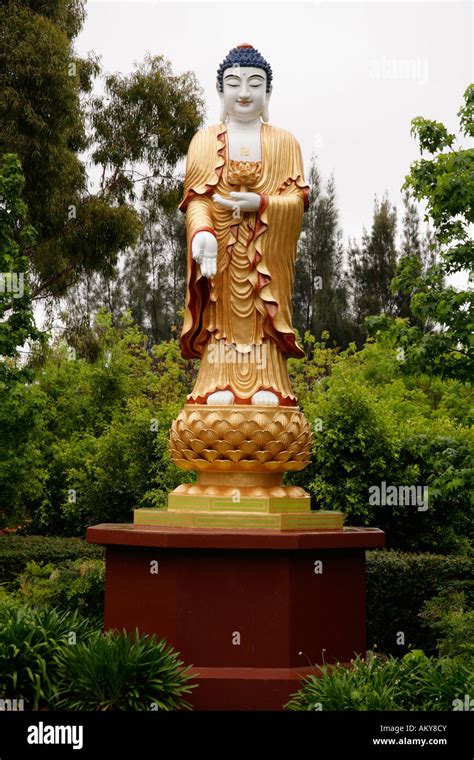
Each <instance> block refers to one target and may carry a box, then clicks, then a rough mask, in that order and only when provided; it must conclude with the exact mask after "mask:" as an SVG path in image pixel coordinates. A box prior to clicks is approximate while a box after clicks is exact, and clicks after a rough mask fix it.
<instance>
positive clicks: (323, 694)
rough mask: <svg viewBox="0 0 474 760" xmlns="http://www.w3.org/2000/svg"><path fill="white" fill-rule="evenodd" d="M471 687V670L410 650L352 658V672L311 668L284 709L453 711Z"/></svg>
mask: <svg viewBox="0 0 474 760" xmlns="http://www.w3.org/2000/svg"><path fill="white" fill-rule="evenodd" d="M473 685H474V678H473V676H472V673H471V671H470V670H469V668H467V667H466V666H465V665H464V664H463V663H461V662H459V661H457V660H452V659H450V658H449V657H443V658H441V659H437V658H434V657H427V656H426V655H425V654H424V653H423V652H422V651H421V650H413V651H411V652H409V653H408V654H406V655H405V656H404V657H403V658H402V659H401V660H399V659H397V658H395V657H389V658H388V659H387V660H385V661H383V660H381V659H379V658H378V657H375V656H373V655H369V656H368V658H367V660H366V661H364V660H362V659H361V658H360V657H357V658H356V659H355V660H354V661H353V666H352V667H351V668H347V667H344V666H343V665H341V664H337V665H336V666H333V667H330V666H327V665H323V666H316V675H310V676H307V677H306V678H305V679H304V680H303V684H302V687H301V689H300V690H299V691H298V692H297V693H296V694H294V695H292V698H291V699H290V701H289V702H288V703H287V704H286V705H285V708H286V709H288V710H385V711H391V710H426V711H438V710H452V709H453V704H454V700H456V699H462V698H463V695H464V694H466V693H469V689H472V687H473Z"/></svg>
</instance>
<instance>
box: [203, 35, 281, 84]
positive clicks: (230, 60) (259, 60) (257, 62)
mask: <svg viewBox="0 0 474 760" xmlns="http://www.w3.org/2000/svg"><path fill="white" fill-rule="evenodd" d="M233 66H253V67H254V68H256V69H263V71H265V73H266V75H267V92H270V88H271V85H272V79H273V74H272V68H271V66H270V64H269V63H268V62H267V61H266V60H265V58H264V57H263V56H262V55H260V53H259V52H258V50H257V49H256V48H254V47H252V46H251V45H248V44H246V43H245V44H243V45H238V46H237V47H235V48H232V50H231V51H230V52H229V53H228V54H227V56H226V57H225V58H224V60H223V61H222V63H221V65H220V66H219V68H218V69H217V84H218V87H219V92H223V91H224V71H225V70H226V69H231V68H233Z"/></svg>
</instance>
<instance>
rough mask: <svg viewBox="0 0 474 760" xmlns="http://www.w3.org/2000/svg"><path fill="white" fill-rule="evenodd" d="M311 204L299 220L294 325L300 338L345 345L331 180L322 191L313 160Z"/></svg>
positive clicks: (342, 289)
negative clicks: (307, 335)
mask: <svg viewBox="0 0 474 760" xmlns="http://www.w3.org/2000/svg"><path fill="white" fill-rule="evenodd" d="M309 185H310V188H311V203H310V206H309V209H308V211H307V212H306V214H305V216H304V218H303V226H302V231H301V239H300V243H299V248H298V256H297V259H296V271H295V289H294V290H295V293H294V299H293V304H294V322H295V326H296V327H297V329H298V331H299V332H300V334H301V335H304V334H305V333H306V332H307V331H309V332H311V333H312V334H313V335H314V336H315V337H316V339H318V340H319V339H321V336H322V334H323V333H329V336H330V340H331V342H335V343H336V344H337V345H340V346H345V345H347V342H348V338H349V335H348V332H349V331H348V322H347V293H346V288H345V282H344V276H343V264H342V259H343V249H342V244H341V237H342V231H341V229H340V226H339V213H338V210H337V206H336V187H335V180H334V176H331V177H330V178H329V180H328V181H327V184H326V188H325V191H324V192H323V190H322V188H321V178H320V174H319V171H318V168H317V165H316V161H315V159H314V158H313V160H312V162H311V168H310V172H309Z"/></svg>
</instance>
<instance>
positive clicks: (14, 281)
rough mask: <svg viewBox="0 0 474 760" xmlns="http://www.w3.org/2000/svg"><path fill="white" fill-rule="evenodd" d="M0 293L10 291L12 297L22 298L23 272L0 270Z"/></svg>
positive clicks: (23, 286)
mask: <svg viewBox="0 0 474 760" xmlns="http://www.w3.org/2000/svg"><path fill="white" fill-rule="evenodd" d="M0 293H11V294H12V295H13V298H23V296H24V294H25V274H24V272H0Z"/></svg>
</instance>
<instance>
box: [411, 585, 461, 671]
mask: <svg viewBox="0 0 474 760" xmlns="http://www.w3.org/2000/svg"><path fill="white" fill-rule="evenodd" d="M469 607H470V609H468V608H469ZM420 617H421V619H422V620H424V621H425V622H426V624H427V625H428V626H429V627H430V628H431V630H432V631H433V632H434V633H435V635H436V636H437V637H438V639H437V646H438V652H439V654H440V655H441V656H443V655H447V656H449V657H457V658H459V659H461V660H464V661H466V662H474V610H473V609H472V605H469V604H468V603H467V599H466V593H465V592H462V591H461V592H460V591H451V592H450V591H444V592H443V593H441V594H438V596H435V597H434V598H433V599H430V600H428V601H427V602H425V604H424V606H423V609H422V611H421V613H420Z"/></svg>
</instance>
